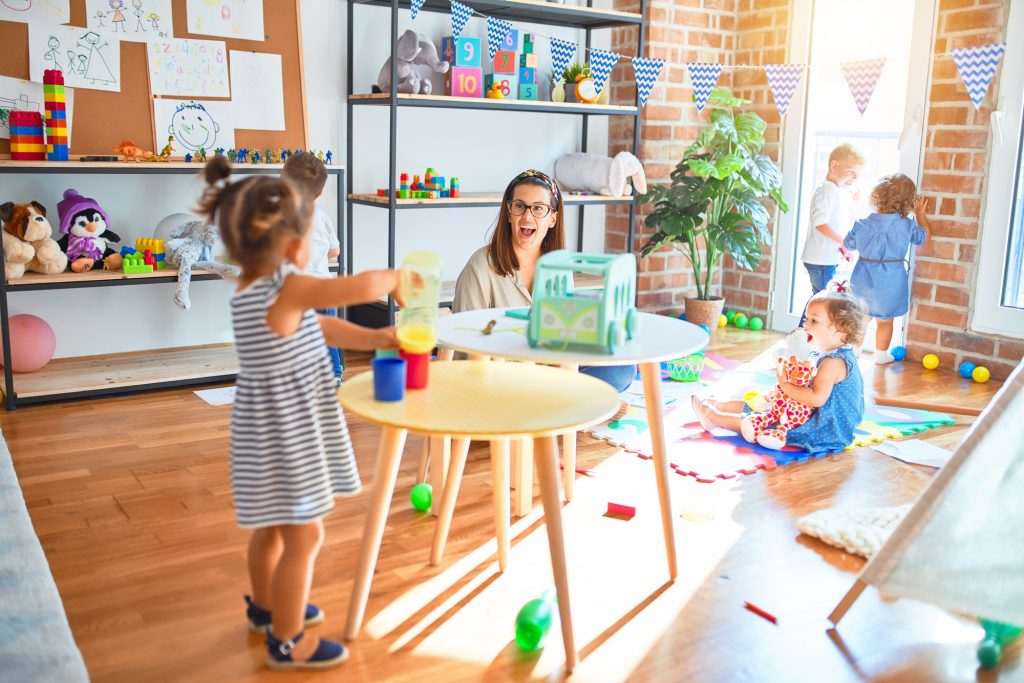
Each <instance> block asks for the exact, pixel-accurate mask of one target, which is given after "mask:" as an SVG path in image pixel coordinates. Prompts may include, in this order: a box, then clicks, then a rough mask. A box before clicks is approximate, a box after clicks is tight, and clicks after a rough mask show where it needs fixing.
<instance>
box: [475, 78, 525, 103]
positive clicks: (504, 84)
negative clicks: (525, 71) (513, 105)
mask: <svg viewBox="0 0 1024 683" xmlns="http://www.w3.org/2000/svg"><path fill="white" fill-rule="evenodd" d="M494 83H499V84H500V89H501V94H502V95H504V96H505V99H510V100H514V99H516V96H517V95H518V94H519V84H518V83H517V82H516V77H515V76H506V75H504V74H487V75H486V76H484V87H485V88H487V89H488V90H490V89H491V86H492V85H493V84H494Z"/></svg>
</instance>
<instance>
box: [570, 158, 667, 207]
mask: <svg viewBox="0 0 1024 683" xmlns="http://www.w3.org/2000/svg"><path fill="white" fill-rule="evenodd" d="M630 179H632V180H633V187H635V188H636V191H637V193H639V194H646V192H647V177H646V176H645V175H644V167H643V165H642V164H641V163H640V160H639V159H637V158H636V157H635V156H633V155H632V154H630V153H629V152H619V153H618V154H616V155H615V156H614V157H613V158H609V157H603V156H598V155H596V154H583V153H579V152H577V153H574V154H566V155H565V156H563V157H560V158H559V159H558V161H556V162H555V180H557V181H558V184H559V185H560V186H561V187H562V188H563V189H565V190H567V191H573V190H582V191H585V192H594V193H596V194H601V195H605V196H606V197H620V196H625V195H629V194H631V193H632V188H631V187H630V186H629V180H630Z"/></svg>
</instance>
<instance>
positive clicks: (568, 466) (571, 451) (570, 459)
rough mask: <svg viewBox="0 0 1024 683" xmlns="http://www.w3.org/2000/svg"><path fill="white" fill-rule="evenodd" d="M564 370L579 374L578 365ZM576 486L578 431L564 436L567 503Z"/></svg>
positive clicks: (563, 458)
mask: <svg viewBox="0 0 1024 683" xmlns="http://www.w3.org/2000/svg"><path fill="white" fill-rule="evenodd" d="M562 368H563V369H565V370H568V371H569V372H579V371H580V366H579V364H578V363H563V364H562ZM575 484H576V430H575V429H574V430H573V431H571V432H566V433H565V434H563V435H562V488H563V489H564V491H565V502H566V503H568V502H569V501H571V500H572V489H573V486H574V485H575Z"/></svg>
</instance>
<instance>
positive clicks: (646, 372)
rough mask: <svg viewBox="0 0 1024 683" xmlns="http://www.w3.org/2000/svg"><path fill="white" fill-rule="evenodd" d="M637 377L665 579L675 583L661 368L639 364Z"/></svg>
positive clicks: (672, 520)
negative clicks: (648, 436)
mask: <svg viewBox="0 0 1024 683" xmlns="http://www.w3.org/2000/svg"><path fill="white" fill-rule="evenodd" d="M640 376H641V377H642V378H643V382H644V403H646V404H647V425H648V429H649V430H650V433H651V444H652V445H653V446H654V474H655V476H656V477H657V480H658V498H659V499H660V500H661V526H662V531H664V533H665V552H667V553H668V576H669V579H671V580H672V581H675V579H676V577H677V576H678V575H679V572H678V569H677V568H676V533H675V524H674V522H675V520H674V518H673V515H672V495H671V493H670V492H669V489H668V447H667V445H666V444H665V424H664V421H663V420H662V414H661V368H660V365H659V364H658V363H641V364H640Z"/></svg>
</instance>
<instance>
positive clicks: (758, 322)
mask: <svg viewBox="0 0 1024 683" xmlns="http://www.w3.org/2000/svg"><path fill="white" fill-rule="evenodd" d="M747 324H748V325H749V326H750V329H752V330H753V331H754V332H758V331H759V330H763V329H764V319H763V318H760V317H758V316H756V315H755V316H754V317H753V318H751V319H750V322H749V323H747Z"/></svg>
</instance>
